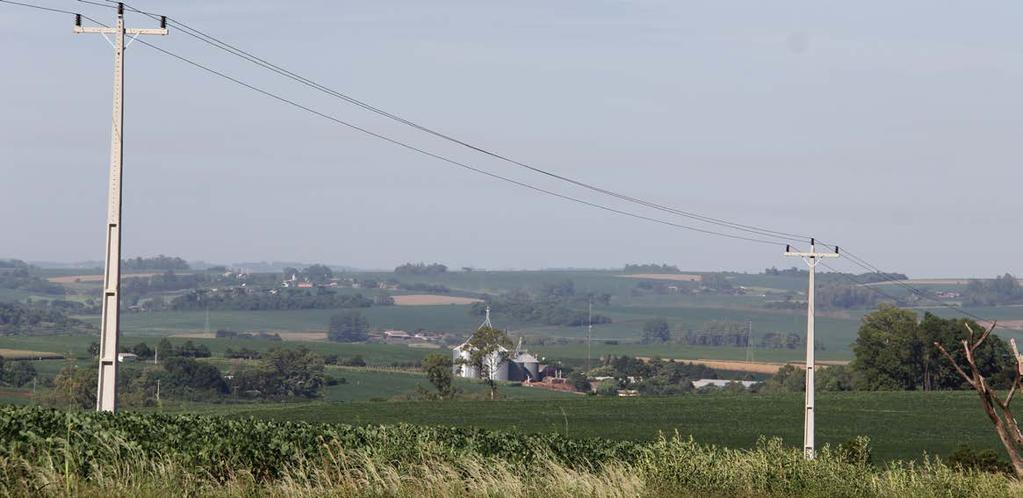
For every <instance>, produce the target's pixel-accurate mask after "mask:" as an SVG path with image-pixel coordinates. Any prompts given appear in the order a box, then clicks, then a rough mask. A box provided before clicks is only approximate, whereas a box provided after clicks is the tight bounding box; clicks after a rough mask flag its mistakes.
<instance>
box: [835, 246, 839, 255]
mask: <svg viewBox="0 0 1023 498" xmlns="http://www.w3.org/2000/svg"><path fill="white" fill-rule="evenodd" d="M835 254H838V246H835Z"/></svg>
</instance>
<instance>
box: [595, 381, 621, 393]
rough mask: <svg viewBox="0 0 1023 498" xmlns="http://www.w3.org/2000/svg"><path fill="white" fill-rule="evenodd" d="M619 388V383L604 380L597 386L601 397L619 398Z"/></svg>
mask: <svg viewBox="0 0 1023 498" xmlns="http://www.w3.org/2000/svg"><path fill="white" fill-rule="evenodd" d="M618 387H619V386H618V382H616V381H614V380H611V379H604V380H602V381H600V382H599V383H598V384H597V394H598V395H600V396H618Z"/></svg>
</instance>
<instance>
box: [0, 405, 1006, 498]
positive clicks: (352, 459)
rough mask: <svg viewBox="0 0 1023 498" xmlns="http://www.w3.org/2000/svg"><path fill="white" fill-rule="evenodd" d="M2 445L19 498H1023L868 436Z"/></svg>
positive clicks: (85, 425)
mask: <svg viewBox="0 0 1023 498" xmlns="http://www.w3.org/2000/svg"><path fill="white" fill-rule="evenodd" d="M0 439H2V440H3V441H5V444H4V445H3V446H2V447H0V493H2V494H4V495H7V496H39V495H43V496H66V495H86V496H99V495H103V496H128V495H132V496H164V495H168V494H175V495H182V494H184V495H189V496H199V495H208V496H253V495H265V496H296V495H315V496H421V495H424V494H425V495H429V496H651V497H654V496H708V495H710V496H839V497H841V496H857V497H859V496H884V497H888V496H891V497H895V496H977V497H980V496H985V497H987V496H1023V486H1021V485H1020V484H1019V483H1018V482H1016V481H1014V480H1013V479H1011V478H1009V477H1007V476H1006V475H1005V474H999V473H980V472H976V471H964V470H961V469H959V468H952V467H949V466H947V465H945V464H943V463H941V462H940V461H937V460H934V459H925V460H924V461H923V462H922V463H920V464H914V465H910V464H900V463H894V464H886V465H883V466H875V465H873V464H871V463H870V454H869V447H868V446H867V442H866V441H865V440H862V439H860V440H857V441H854V442H852V443H850V444H847V445H843V446H841V447H838V448H829V447H826V448H823V449H822V450H821V451H820V454H819V458H818V459H817V460H815V461H806V460H805V459H804V458H803V456H802V454H801V452H800V451H799V450H796V449H792V448H788V447H785V446H784V445H782V444H781V442H780V441H778V440H766V439H765V440H761V441H760V442H759V443H758V444H757V445H756V446H755V447H754V448H752V449H748V450H735V449H725V448H719V447H713V446H703V445H699V444H696V443H694V442H693V441H691V440H688V439H685V438H680V437H677V436H676V437H670V438H661V439H658V440H656V441H653V442H650V443H632V442H620V441H619V442H615V441H607V440H600V439H588V440H574V439H569V438H566V437H564V436H560V435H556V434H546V435H516V434H509V433H502V432H489V431H482V430H468V429H453V428H427V427H416V426H408V425H398V426H390V427H383V426H374V427H363V428H359V427H352V426H347V425H311V424H306V423H289V422H266V421H255V420H226V419H222V418H217V417H200V416H162V415H154V414H139V413H125V414H119V415H116V416H112V415H108V414H96V413H87V412H61V411H57V410H46V409H39V408H14V407H4V408H0Z"/></svg>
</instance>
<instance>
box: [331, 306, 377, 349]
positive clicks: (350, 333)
mask: <svg viewBox="0 0 1023 498" xmlns="http://www.w3.org/2000/svg"><path fill="white" fill-rule="evenodd" d="M327 338H328V339H330V340H332V341H336V342H361V341H365V340H366V339H369V321H367V320H366V319H365V318H364V317H363V316H362V313H359V312H358V311H355V310H350V311H345V312H343V313H338V314H336V315H334V316H332V317H330V327H329V329H328V330H327Z"/></svg>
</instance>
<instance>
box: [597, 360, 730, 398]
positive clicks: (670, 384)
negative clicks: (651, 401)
mask: <svg viewBox="0 0 1023 498" xmlns="http://www.w3.org/2000/svg"><path fill="white" fill-rule="evenodd" d="M593 374H594V375H595V376H610V377H614V378H615V379H617V380H616V385H617V386H622V387H626V388H628V389H635V390H637V391H639V392H640V394H643V395H649V396H670V395H677V394H683V393H687V392H690V391H692V389H693V386H692V381H694V380H697V379H716V378H717V377H718V375H717V372H715V371H714V370H713V369H711V368H708V367H706V366H704V365H697V364H695V363H687V362H681V361H674V360H671V361H661V360H660V359H657V358H654V359H652V360H650V361H649V362H647V361H643V360H640V359H637V358H634V357H631V356H611V355H609V356H606V357H604V358H602V361H601V365H600V367H598V368H597V369H595V370H594V371H593ZM630 378H631V379H633V380H632V381H630V380H629V379H630ZM616 388H617V387H616Z"/></svg>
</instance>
